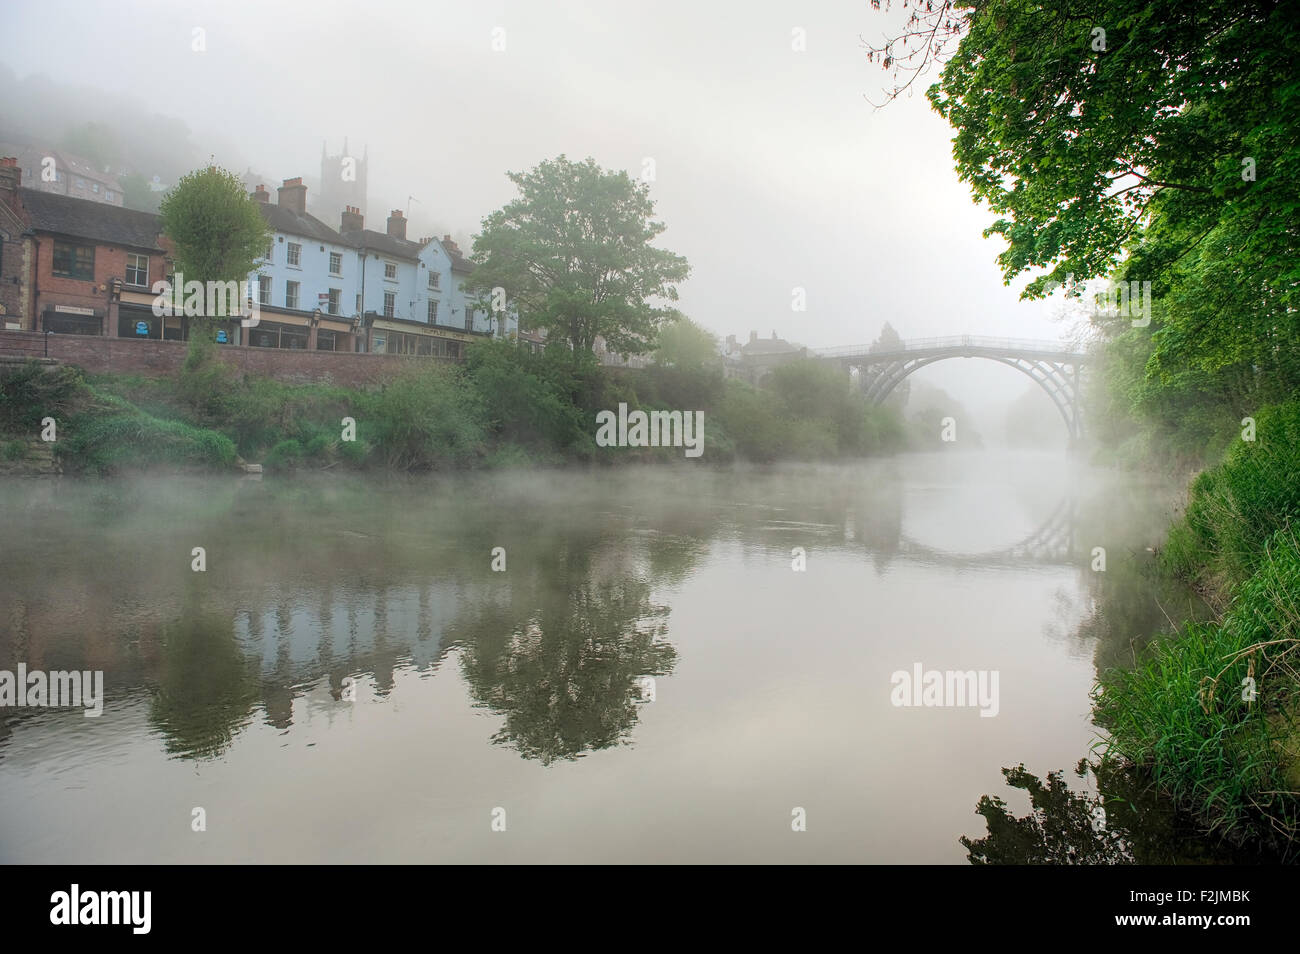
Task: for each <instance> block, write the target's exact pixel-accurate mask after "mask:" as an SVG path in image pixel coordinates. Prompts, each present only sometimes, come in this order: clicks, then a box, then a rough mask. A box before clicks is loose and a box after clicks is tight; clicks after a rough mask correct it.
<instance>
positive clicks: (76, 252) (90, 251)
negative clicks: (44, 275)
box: [54, 242, 95, 282]
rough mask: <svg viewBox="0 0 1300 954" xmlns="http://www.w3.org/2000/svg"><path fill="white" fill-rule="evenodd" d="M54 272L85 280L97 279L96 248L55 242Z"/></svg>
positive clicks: (66, 276)
mask: <svg viewBox="0 0 1300 954" xmlns="http://www.w3.org/2000/svg"><path fill="white" fill-rule="evenodd" d="M54 274H55V275H58V276H59V277H61V278H76V279H79V280H80V281H83V282H90V281H94V280H95V249H94V247H92V246H88V245H69V244H67V243H66V242H55V243H54Z"/></svg>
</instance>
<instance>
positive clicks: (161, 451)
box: [55, 402, 236, 473]
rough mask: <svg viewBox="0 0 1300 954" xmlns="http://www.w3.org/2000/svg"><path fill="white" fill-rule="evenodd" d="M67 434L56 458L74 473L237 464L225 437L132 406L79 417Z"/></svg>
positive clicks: (57, 445) (73, 420)
mask: <svg viewBox="0 0 1300 954" xmlns="http://www.w3.org/2000/svg"><path fill="white" fill-rule="evenodd" d="M123 404H125V402H123ZM64 433H65V434H66V435H67V437H66V438H64V439H62V440H60V441H58V442H57V443H56V444H55V453H57V454H58V455H59V459H60V461H62V462H63V464H64V466H65V468H67V469H69V470H74V471H75V470H83V471H87V472H90V473H112V472H115V471H120V470H125V469H142V468H146V467H150V466H155V465H158V464H169V465H172V466H176V467H183V468H188V467H214V468H228V467H233V466H234V463H235V456H236V454H235V445H234V444H233V443H231V441H230V439H229V438H228V437H226V436H225V435H223V434H218V433H216V432H215V431H209V430H205V429H203V428H198V427H192V426H190V425H189V424H185V423H182V422H181V421H165V420H160V419H158V418H156V417H151V416H150V415H148V414H144V413H143V412H141V411H138V410H136V409H134V408H130V407H129V405H128V406H127V407H125V408H123V409H121V410H120V411H119V412H118V413H113V414H108V415H102V414H101V413H98V412H97V411H88V412H83V413H80V414H76V415H74V416H73V417H72V418H71V419H70V420H69V421H68V423H67V425H66V428H65V430H64Z"/></svg>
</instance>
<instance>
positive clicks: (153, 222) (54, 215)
mask: <svg viewBox="0 0 1300 954" xmlns="http://www.w3.org/2000/svg"><path fill="white" fill-rule="evenodd" d="M19 196H20V198H21V199H22V203H23V208H24V209H26V210H27V214H28V215H29V216H30V217H31V223H32V228H33V229H34V230H36V231H38V232H54V233H56V234H59V235H66V236H68V237H70V238H80V239H90V240H92V241H95V242H101V243H103V244H106V245H123V246H128V247H130V248H140V249H149V250H150V251H162V247H161V246H160V245H159V244H158V236H159V234H160V233H161V232H162V222H161V220H160V219H159V217H158V216H156V215H154V214H153V213H152V212H137V211H135V210H134V209H124V208H122V207H120V206H116V205H109V204H108V203H106V202H87V201H86V200H85V199H78V198H74V197H73V196H67V195H57V194H55V193H53V192H42V191H41V190H39V189H26V188H23V189H19Z"/></svg>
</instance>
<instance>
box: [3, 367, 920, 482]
mask: <svg viewBox="0 0 1300 954" xmlns="http://www.w3.org/2000/svg"><path fill="white" fill-rule="evenodd" d="M770 381H771V383H770V385H769V386H768V387H766V388H764V389H762V390H759V389H755V388H752V387H750V386H749V385H747V384H744V383H742V382H739V381H728V380H724V378H723V374H722V370H721V367H720V366H716V367H715V366H700V367H696V368H675V367H668V368H660V367H652V368H650V369H646V370H644V371H637V372H625V373H620V374H611V373H608V372H606V371H605V370H603V369H602V368H601V367H600V366H599V365H597V364H596V363H595V361H594V359H592V360H591V361H589V362H581V363H578V364H576V365H575V363H574V361H573V358H572V354H571V352H567V351H563V350H561V349H553V350H548V351H546V352H544V353H541V354H532V353H531V352H528V351H525V350H521V349H518V348H514V347H512V346H510V345H508V344H505V343H485V344H481V345H478V346H476V347H474V348H471V349H470V352H469V356H468V361H467V363H466V365H465V366H463V367H453V366H446V365H437V364H431V363H428V362H415V361H413V362H412V364H411V366H410V367H409V368H408V369H407V370H406V371H405V372H403V373H401V374H398V375H396V376H394V377H392V378H389V379H386V380H384V381H383V382H381V383H378V384H377V385H376V386H375V387H373V388H372V389H368V390H356V389H348V388H340V387H334V386H331V385H326V384H289V383H285V382H281V381H276V380H272V379H269V378H256V377H251V376H247V375H243V374H241V373H239V372H237V371H236V370H235V369H234V368H232V367H231V366H229V365H226V364H225V363H223V362H222V361H220V360H219V358H217V357H214V355H213V351H212V349H206V350H205V349H202V348H198V349H194V350H192V351H191V353H190V355H189V357H188V358H187V360H186V363H185V366H184V367H183V368H182V370H181V371H180V372H179V373H178V374H177V375H175V376H173V377H164V378H154V377H145V376H139V375H96V376H88V375H86V374H84V373H83V372H81V371H80V370H78V369H76V368H70V367H62V366H60V367H49V366H44V367H41V366H37V365H34V364H33V365H25V366H21V367H19V368H18V369H16V370H15V369H13V368H10V369H8V370H7V371H6V373H5V374H4V375H3V378H2V379H0V439H4V440H10V441H20V440H22V441H29V442H30V441H32V440H34V439H35V438H36V435H38V434H39V433H40V431H41V422H42V421H43V420H45V419H46V418H53V419H54V420H55V422H56V425H57V441H56V442H55V443H54V444H53V447H54V453H55V456H56V457H57V459H58V463H59V464H60V466H61V467H62V470H63V472H64V473H73V474H78V473H80V474H105V473H118V472H124V471H137V470H143V469H198V470H226V469H233V468H234V467H235V466H236V464H237V462H238V461H239V460H240V459H243V460H247V461H249V462H253V463H261V464H263V465H264V466H265V468H266V469H267V470H268V471H276V470H293V469H295V468H310V469H329V468H373V469H380V470H396V471H430V470H449V469H460V468H467V467H500V466H531V465H557V464H564V463H599V464H606V463H616V462H632V461H668V460H681V459H682V456H683V451H682V449H681V448H680V447H652V448H648V447H601V448H598V447H597V446H596V442H595V436H596V427H595V421H596V418H595V412H596V411H598V410H601V409H613V408H618V407H619V406H620V405H621V404H625V405H627V407H628V408H629V409H633V410H636V409H644V410H670V411H671V410H673V409H683V408H691V409H698V410H700V411H702V412H703V415H704V430H705V434H704V451H705V457H706V458H707V462H709V463H727V462H730V461H732V460H733V459H743V460H749V461H758V462H767V461H772V460H778V459H781V458H799V459H815V460H831V459H837V458H852V457H862V456H868V455H871V454H875V453H879V452H887V451H891V450H894V449H897V448H898V447H899V446H901V444H902V442H903V438H904V434H903V429H902V426H901V422H900V421H899V419H898V416H897V414H896V412H894V411H891V410H888V409H885V408H880V407H875V406H873V405H871V404H870V403H869V402H868V401H867V400H866V399H865V398H864V397H863V396H862V395H860V394H857V393H855V392H853V391H852V389H851V387H850V385H849V381H848V378H847V376H845V375H841V374H837V373H835V372H834V371H833V370H832V369H829V368H826V367H824V366H822V365H820V364H818V363H817V362H812V361H807V362H792V363H791V364H789V365H787V366H784V367H782V368H779V369H777V370H776V371H774V372H773V373H772V375H771V377H770Z"/></svg>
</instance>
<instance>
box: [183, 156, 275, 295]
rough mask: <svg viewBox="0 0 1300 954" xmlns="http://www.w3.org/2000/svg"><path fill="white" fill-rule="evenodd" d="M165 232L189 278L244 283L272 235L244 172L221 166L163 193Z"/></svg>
mask: <svg viewBox="0 0 1300 954" xmlns="http://www.w3.org/2000/svg"><path fill="white" fill-rule="evenodd" d="M159 214H160V215H161V216H162V225H163V232H164V233H165V234H166V235H167V237H168V238H170V239H171V241H172V246H173V249H174V250H173V253H172V258H173V260H174V261H175V263H176V271H177V273H183V274H184V276H185V280H186V281H187V282H188V281H190V280H195V281H200V282H208V281H219V282H226V281H243V280H245V279H247V278H248V275H249V273H250V272H252V271H253V269H254V267H255V265H256V263H257V260H258V259H259V258H261V257H262V256H263V255H265V254H266V247H267V243H268V242H270V240H271V233H270V231H269V230H268V229H267V225H266V220H265V219H264V218H262V213H261V211H260V210H259V209H258V207H257V204H256V203H255V202H254V201H253V200H252V199H250V198H249V196H248V193H247V192H245V191H244V184H243V183H242V182H241V181H240V179H239V176H237V175H235V173H233V172H230V171H228V170H226V169H222V168H220V167H218V166H208V167H207V168H206V169H198V170H195V171H194V172H191V173H190V174H189V175H187V176H185V177H184V178H182V179H181V180H180V182H178V183H177V184H176V185H175V187H173V188H172V189H170V190H169V191H168V192H167V194H166V196H164V197H163V200H162V205H161V207H160V209H159Z"/></svg>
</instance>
